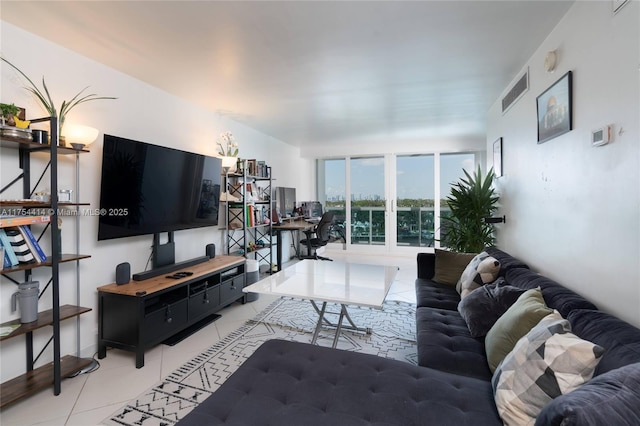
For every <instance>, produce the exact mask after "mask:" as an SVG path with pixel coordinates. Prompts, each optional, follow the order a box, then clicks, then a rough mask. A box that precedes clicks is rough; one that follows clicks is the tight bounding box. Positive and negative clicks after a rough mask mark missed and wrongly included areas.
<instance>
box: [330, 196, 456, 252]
mask: <svg viewBox="0 0 640 426" xmlns="http://www.w3.org/2000/svg"><path fill="white" fill-rule="evenodd" d="M327 210H330V211H332V212H334V214H335V219H334V224H335V226H334V232H333V237H334V239H336V240H342V241H345V242H346V233H345V229H346V212H345V209H344V207H331V206H329V207H327ZM449 211H450V210H449V209H448V208H444V209H441V215H446V214H447V213H448V212H449ZM396 214H397V216H396V222H397V226H396V239H397V244H398V246H407V247H433V246H434V242H435V216H434V209H433V207H399V208H398V209H397V213H396ZM351 244H366V245H383V244H385V220H384V207H357V208H354V209H352V210H351Z"/></svg>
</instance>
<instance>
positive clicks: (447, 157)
mask: <svg viewBox="0 0 640 426" xmlns="http://www.w3.org/2000/svg"><path fill="white" fill-rule="evenodd" d="M474 169H475V155H474V154H470V153H461V154H442V155H440V217H446V216H449V215H451V209H450V208H449V204H448V203H447V200H446V198H447V197H448V196H449V195H450V194H451V186H452V184H453V183H455V182H458V181H459V180H460V178H464V177H465V174H464V170H466V171H467V172H468V173H469V174H472V173H473V171H474ZM439 231H440V232H439V237H440V238H442V235H443V234H444V233H445V232H447V230H446V229H445V228H443V227H441V228H440V230H439Z"/></svg>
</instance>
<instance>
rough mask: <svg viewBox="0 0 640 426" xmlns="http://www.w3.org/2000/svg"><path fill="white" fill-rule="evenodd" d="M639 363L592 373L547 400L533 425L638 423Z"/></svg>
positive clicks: (639, 398) (639, 404)
mask: <svg viewBox="0 0 640 426" xmlns="http://www.w3.org/2000/svg"><path fill="white" fill-rule="evenodd" d="M638 407H640V363H636V364H630V365H627V366H625V367H621V368H618V369H616V370H611V371H609V372H607V373H605V374H602V375H600V376H596V377H594V378H593V379H591V380H590V381H588V382H587V383H585V384H583V385H582V386H580V387H579V388H578V389H576V390H574V391H572V392H569V393H567V394H565V395H561V396H559V397H557V398H555V399H554V400H553V401H551V402H550V403H548V404H547V405H546V406H545V407H544V408H543V409H542V411H541V412H540V414H539V415H538V417H537V418H536V426H543V425H545V426H550V425H556V426H560V425H562V426H582V425H616V426H632V425H634V426H636V425H639V424H640V410H639V409H638Z"/></svg>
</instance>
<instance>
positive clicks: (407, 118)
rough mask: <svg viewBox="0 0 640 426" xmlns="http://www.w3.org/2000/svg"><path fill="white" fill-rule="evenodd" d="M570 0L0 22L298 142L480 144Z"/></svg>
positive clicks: (133, 13)
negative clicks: (489, 119)
mask: <svg viewBox="0 0 640 426" xmlns="http://www.w3.org/2000/svg"><path fill="white" fill-rule="evenodd" d="M571 3H572V2H571V1H566V2H564V1H563V2H561V1H515V0H512V1H415V2H408V1H407V2H400V1H375V2H368V1H334V2H328V1H325V2H321V1H318V2H308V1H304V2H303V1H288V2H287V1H285V2H275V1H258V2H253V1H251V2H249V1H235V2H220V1H137V2H135V1H125V2H121V1H106V2H102V1H100V2H75V1H66V2H53V1H46V2H29V1H20V2H8V1H2V6H1V8H2V15H1V17H2V19H3V20H5V21H7V22H10V23H12V24H14V25H16V26H19V27H21V28H23V29H25V30H27V31H29V32H32V33H34V34H38V35H40V36H42V37H45V38H47V39H49V40H51V41H53V42H55V43H57V44H60V45H63V46H65V47H67V48H69V49H71V50H74V51H77V52H79V53H80V54H82V55H84V56H87V57H89V58H93V59H95V60H97V61H99V62H101V63H103V64H105V65H108V66H109V67H112V68H114V69H117V70H120V71H122V72H124V73H126V74H128V75H131V76H133V77H135V78H138V79H140V80H142V81H145V82H147V83H149V84H151V85H153V86H156V87H158V88H160V89H163V90H165V91H167V92H169V93H172V94H174V95H176V96H179V97H181V98H184V99H186V100H188V101H190V102H193V103H194V104H197V105H200V106H202V107H205V108H207V109H209V110H211V111H216V112H218V113H220V114H223V115H225V116H228V117H230V118H232V119H234V120H237V121H239V122H242V123H244V124H246V125H248V126H251V127H253V128H255V129H257V130H259V131H261V132H263V133H266V134H268V135H271V136H273V137H275V138H277V139H280V140H282V141H284V142H286V143H289V144H292V145H295V146H307V145H309V144H325V145H326V144H344V143H352V144H354V143H366V142H372V141H379V140H396V139H403V138H411V139H416V138H417V139H425V140H437V139H447V138H469V137H471V138H484V134H485V121H486V113H487V110H488V108H489V107H490V105H491V104H492V103H493V102H495V101H496V99H497V98H498V97H499V96H500V94H501V92H502V91H503V90H504V89H505V88H506V86H507V85H508V84H509V82H510V81H511V80H512V79H513V78H514V77H516V74H517V73H518V72H519V71H520V70H521V69H522V67H523V65H524V64H525V63H526V61H527V59H528V58H529V57H530V56H531V55H532V54H533V53H534V51H535V49H536V48H537V47H538V46H539V45H540V44H541V43H542V42H543V40H544V38H545V37H546V35H547V34H548V33H549V32H550V31H551V30H552V29H553V27H554V26H555V25H556V24H557V22H558V21H559V20H560V18H562V16H563V15H564V14H565V12H566V11H567V10H568V8H569V7H570V6H571ZM541 66H542V65H541Z"/></svg>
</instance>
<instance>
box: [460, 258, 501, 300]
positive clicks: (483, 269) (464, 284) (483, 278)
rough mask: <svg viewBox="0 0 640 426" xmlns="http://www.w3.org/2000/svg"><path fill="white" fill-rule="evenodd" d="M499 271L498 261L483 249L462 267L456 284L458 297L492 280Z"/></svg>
mask: <svg viewBox="0 0 640 426" xmlns="http://www.w3.org/2000/svg"><path fill="white" fill-rule="evenodd" d="M499 273H500V262H498V261H497V260H496V259H495V258H493V257H491V256H489V254H488V253H487V252H486V251H483V252H481V253H479V254H478V255H477V256H476V257H474V258H473V259H471V262H469V264H468V265H467V267H466V268H465V269H464V271H463V272H462V275H461V276H460V279H459V280H458V283H457V284H456V290H458V293H460V297H461V298H464V297H465V296H466V295H467V294H469V293H470V292H472V291H473V290H475V289H476V288H478V287H480V286H483V285H484V284H489V283H492V282H494V281H495V280H496V278H498V274H499Z"/></svg>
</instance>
